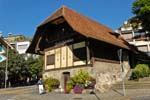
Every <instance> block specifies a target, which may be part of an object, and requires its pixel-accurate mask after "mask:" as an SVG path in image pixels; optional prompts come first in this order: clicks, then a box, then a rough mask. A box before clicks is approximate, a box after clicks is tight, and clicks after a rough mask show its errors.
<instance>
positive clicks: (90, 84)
mask: <svg viewBox="0 0 150 100" xmlns="http://www.w3.org/2000/svg"><path fill="white" fill-rule="evenodd" d="M95 83H96V80H95V79H94V78H93V77H92V76H90V74H89V73H88V72H86V71H84V70H82V69H80V70H79V71H78V72H77V74H76V75H75V76H73V77H72V78H71V79H70V80H69V81H68V83H67V86H66V89H68V90H69V91H70V90H71V89H73V88H74V87H75V86H76V85H82V88H94V85H95Z"/></svg>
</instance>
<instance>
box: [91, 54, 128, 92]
mask: <svg viewBox="0 0 150 100" xmlns="http://www.w3.org/2000/svg"><path fill="white" fill-rule="evenodd" d="M122 68H123V70H122ZM129 70H130V65H129V62H128V56H127V55H126V56H124V57H123V62H122V66H121V64H120V63H110V62H104V61H95V62H94V64H93V72H94V77H95V78H96V85H95V88H96V89H97V90H99V91H101V92H105V91H107V89H109V88H111V86H112V85H113V84H115V83H116V82H119V81H122V80H123V79H124V78H125V77H126V75H127V73H128V71H129Z"/></svg>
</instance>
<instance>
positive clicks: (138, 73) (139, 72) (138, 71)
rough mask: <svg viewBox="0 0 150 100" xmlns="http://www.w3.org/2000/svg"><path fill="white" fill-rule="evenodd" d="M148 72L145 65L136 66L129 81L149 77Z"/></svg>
mask: <svg viewBox="0 0 150 100" xmlns="http://www.w3.org/2000/svg"><path fill="white" fill-rule="evenodd" d="M149 76H150V70H149V67H148V65H147V64H138V65H137V66H136V67H135V68H134V69H133V72H132V75H131V79H133V80H134V79H139V78H143V77H149Z"/></svg>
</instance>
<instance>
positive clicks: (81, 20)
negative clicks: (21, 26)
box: [27, 6, 131, 52]
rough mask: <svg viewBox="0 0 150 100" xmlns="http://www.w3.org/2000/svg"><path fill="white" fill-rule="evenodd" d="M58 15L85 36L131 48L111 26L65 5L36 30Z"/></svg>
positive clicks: (31, 46)
mask: <svg viewBox="0 0 150 100" xmlns="http://www.w3.org/2000/svg"><path fill="white" fill-rule="evenodd" d="M60 17H63V18H64V19H65V21H66V22H67V23H68V24H69V25H70V26H71V27H72V28H73V30H74V31H76V32H78V33H79V34H82V35H83V36H85V37H88V38H93V39H96V40H99V41H103V42H106V43H109V44H112V45H115V46H118V47H120V48H124V49H128V50H130V49H131V48H130V45H129V44H128V43H127V42H126V41H125V40H123V39H122V38H118V37H119V34H117V33H115V32H114V31H113V30H112V29H111V28H109V27H107V26H104V25H102V24H100V23H98V22H96V21H94V20H92V19H90V18H88V17H86V16H84V15H81V14H80V13H78V12H76V11H74V10H71V9H70V8H68V7H65V6H62V7H61V8H60V9H58V10H57V11H56V12H55V13H54V14H52V15H51V16H50V17H48V18H47V19H46V20H45V21H44V22H43V23H41V24H40V25H39V26H38V28H37V30H38V29H39V28H40V27H42V26H44V25H46V24H48V23H51V22H52V21H54V20H55V19H57V18H60ZM37 35H38V33H36V34H35V36H34V38H33V41H34V40H37V39H36V38H35V37H36V36H37ZM34 43H35V42H34ZM33 45H35V44H33V43H31V45H30V47H29V49H28V50H27V52H29V51H31V48H32V49H33Z"/></svg>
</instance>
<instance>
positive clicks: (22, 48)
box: [18, 44, 28, 50]
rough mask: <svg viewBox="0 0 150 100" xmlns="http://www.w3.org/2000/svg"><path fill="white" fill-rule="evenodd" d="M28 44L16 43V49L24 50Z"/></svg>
mask: <svg viewBox="0 0 150 100" xmlns="http://www.w3.org/2000/svg"><path fill="white" fill-rule="evenodd" d="M27 47H28V44H22V45H18V50H24V49H27Z"/></svg>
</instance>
